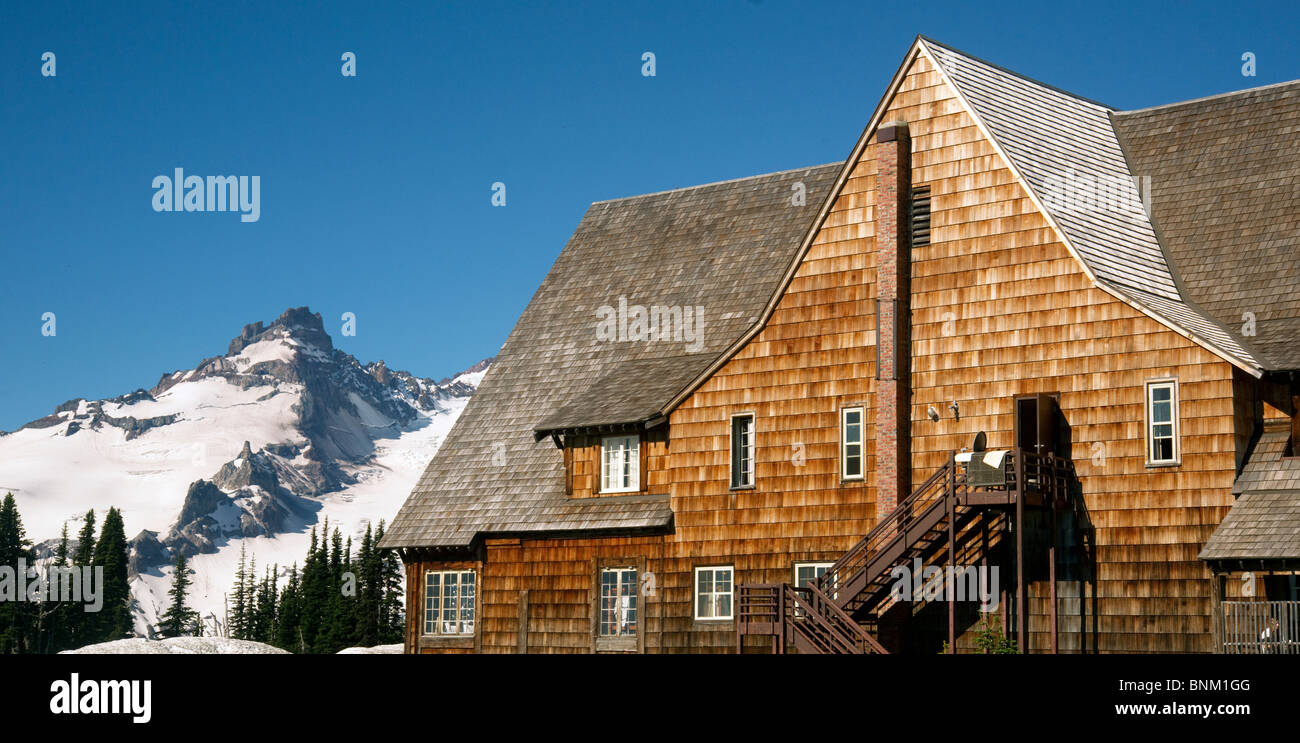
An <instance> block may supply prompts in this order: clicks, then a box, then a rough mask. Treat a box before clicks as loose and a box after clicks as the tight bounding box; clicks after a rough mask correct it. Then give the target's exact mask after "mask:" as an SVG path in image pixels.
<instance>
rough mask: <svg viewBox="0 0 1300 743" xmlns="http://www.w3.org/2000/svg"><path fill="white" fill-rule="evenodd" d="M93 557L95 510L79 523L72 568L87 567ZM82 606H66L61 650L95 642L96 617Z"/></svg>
mask: <svg viewBox="0 0 1300 743" xmlns="http://www.w3.org/2000/svg"><path fill="white" fill-rule="evenodd" d="M94 557H95V509H93V508H92V509H90V510H89V511H86V516H85V518H83V519H82V522H81V531H79V532H77V544H76V549H75V550H73V553H72V565H73V567H77V568H81V567H88V566H90V565H91V563H93V562H94ZM83 608H84V607H82V606H73V605H68V606H67V607H65V614H64V617H63V619H64V633H65V635H66V639H65V643H66V646H65V647H63V648H61V649H67V648H79V647H81V646H83V645H89V644H91V643H93V642H95V639H94V637H93V634H94V625H95V621H96V619H98V617H97V616H96V615H94V614H88V613H86V612H85V611H83Z"/></svg>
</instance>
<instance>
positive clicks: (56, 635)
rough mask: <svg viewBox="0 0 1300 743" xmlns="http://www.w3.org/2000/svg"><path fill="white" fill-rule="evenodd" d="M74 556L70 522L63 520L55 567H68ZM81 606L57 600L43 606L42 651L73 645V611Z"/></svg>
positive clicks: (78, 609) (56, 550) (63, 648)
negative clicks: (70, 536)
mask: <svg viewBox="0 0 1300 743" xmlns="http://www.w3.org/2000/svg"><path fill="white" fill-rule="evenodd" d="M71 558H72V548H71V546H70V544H69V542H68V522H66V521H65V522H63V528H62V529H61V530H60V531H59V546H58V547H55V548H54V567H56V568H67V567H68V563H69V561H70V560H71ZM80 610H81V607H80V606H78V605H77V604H74V603H73V602H70V601H55V602H54V603H53V605H52V606H48V607H45V606H43V607H41V612H42V615H43V616H44V617H45V618H46V621H45V623H44V624H45V627H44V630H43V634H44V637H43V638H42V641H41V652H46V653H57V652H59V651H61V650H67V649H69V648H70V647H72V645H71V633H70V628H71V625H72V621H73V618H72V616H71V615H72V613H73V611H80Z"/></svg>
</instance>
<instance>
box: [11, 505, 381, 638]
mask: <svg viewBox="0 0 1300 743" xmlns="http://www.w3.org/2000/svg"><path fill="white" fill-rule="evenodd" d="M96 526H97V524H96V518H95V511H94V509H91V510H89V511H87V512H86V515H85V517H84V518H83V520H82V525H81V529H80V531H79V533H78V534H77V539H76V542H75V543H73V542H71V541H70V540H69V538H68V528H67V525H66V524H64V526H63V530H62V534H61V535H60V539H59V543H58V546H57V547H56V548H55V550H54V553H53V556H52V557H50V558H48V559H47V560H46V561H43V562H44V565H43V567H53V568H62V569H78V570H79V569H81V568H90V569H91V573H92V574H93V575H96V576H100V575H102V578H99V577H97V578H96V579H95V580H96V581H97V583H98V585H96V586H94V587H93V588H94V589H96V590H98V591H99V596H98V600H97V601H96V602H95V603H96V604H98V610H97V611H86V610H85V607H87V606H90V603H89V602H88V601H87V600H86V595H85V593H84V592H83V595H82V596H80V597H76V598H75V599H73V600H57V599H58V598H59V597H51V596H50V595H48V594H46V595H31V596H29V595H25V594H24V595H20V589H22V588H24V584H30V583H32V582H33V581H32V580H31V578H30V577H27V578H20V577H19V576H18V574H19V572H20V571H22V570H27V571H28V572H27V575H28V576H30V575H31V574H32V571H34V570H35V568H36V565H37V558H36V553H35V551H34V550H33V549H32V544H31V542H30V541H29V540H28V539H27V535H26V531H25V529H24V528H23V523H22V518H21V516H20V515H19V513H18V507H17V503H16V501H15V499H14V496H13V494H12V493H10V494H8V495H6V496H5V498H4V500H3V502H0V654H15V653H57V652H59V651H62V650H69V649H73V648H79V647H83V646H86V645H93V644H95V643H100V642H108V641H110V640H120V639H124V638H128V637H133V636H135V631H134V626H133V619H132V613H131V588H130V582H129V578H128V544H127V540H126V527H125V524H124V523H123V520H122V513H121V512H120V511H119V510H118V509H117V508H109V509H108V513H107V514H106V515H105V516H104V520H103V523H102V524H100V525H98V526H99V531H98V536H96ZM326 535H328V539H327V538H326ZM383 535H384V523H383V522H382V521H381V522H379V524H378V526H377V527H376V528H374V529H372V528H371V527H370V526H369V525H367V527H366V531H365V534H364V535H363V536H362V538H361V544H360V547H359V549H358V550H356V551H355V552H354V551H353V549H352V538H351V537H348V538H347V540H346V542H345V541H344V539H343V537H342V534H341V533H340V532H339V529H338V527H337V526H336V527H335V528H334V530H333V532H330V529H329V522H328V521H326V522H325V524H324V527H323V528H322V529H321V531H320V532H319V535H318V532H317V530H316V528H315V527H312V530H311V541H310V544H309V546H308V549H307V555H306V557H305V559H304V561H303V564H302V567H301V569H299V566H298V564H297V563H294V565H293V566H292V567H291V568H290V569H289V571H288V572H287V574H286V575H284V576H281V574H280V570H279V567H278V566H277V565H272V566H270V567H268V568H267V569H266V570H265V571H263V572H262V573H260V574H259V573H258V570H257V565H256V558H255V557H248V556H247V554H246V552H245V550H244V548H243V547H242V546H241V548H240V555H239V567H238V570H237V572H236V575H235V586H234V588H233V592H232V594H231V595H227V609H226V616H225V619H224V621H216V618H215V617H213V620H214V621H213V625H212V626H211V627H207V628H206V631H207V632H209V633H214V634H219V635H223V636H227V637H232V638H235V639H241V640H253V641H256V642H263V643H266V644H268V645H274V646H276V647H280V648H283V649H285V650H289V651H291V652H295V653H336V652H338V651H339V650H342V649H343V648H346V647H354V646H360V647H370V646H373V645H383V644H390V643H397V642H401V641H402V637H403V631H404V629H403V623H404V621H405V618H404V596H403V592H402V569H401V564H400V563H399V561H398V558H397V555H396V554H395V553H394V552H392V551H391V550H380V549H379V547H378V544H379V540H380V539H382V538H383ZM172 567H173V571H172V585H171V588H170V590H169V592H168V595H169V598H170V603H169V606H168V608H167V610H166V611H165V612H164V613H163V614H162V616H161V617H159V624H158V626H156V627H151V628H149V632H150V634H155V633H156V634H157V635H160V636H163V637H178V636H185V635H201V634H204V632H205V625H204V622H203V621H202V619H201V618H200V616H199V614H198V612H196V611H194V610H193V609H191V608H189V606H188V605H187V600H188V597H189V594H190V588H191V586H192V585H193V580H192V576H193V574H194V571H193V569H191V568H190V566H189V560H188V559H187V557H186V556H185V555H184V554H183V553H180V552H178V553H177V555H176V558H175V562H174V563H173V565H172ZM40 572H41V574H42V575H45V574H46V573H45V571H44V570H42V571H40ZM282 577H283V578H284V580H283V585H281V578H282ZM62 598H65V599H66V598H68V597H67V596H63V597H62ZM76 599H80V600H76Z"/></svg>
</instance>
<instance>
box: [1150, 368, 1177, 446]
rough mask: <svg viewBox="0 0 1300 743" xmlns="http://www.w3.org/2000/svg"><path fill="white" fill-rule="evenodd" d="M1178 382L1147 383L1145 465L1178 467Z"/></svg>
mask: <svg viewBox="0 0 1300 743" xmlns="http://www.w3.org/2000/svg"><path fill="white" fill-rule="evenodd" d="M1178 456H1179V454H1178V383H1177V382H1176V381H1175V380H1172V379H1163V380H1158V381H1153V382H1147V464H1177V463H1178V461H1179V459H1178Z"/></svg>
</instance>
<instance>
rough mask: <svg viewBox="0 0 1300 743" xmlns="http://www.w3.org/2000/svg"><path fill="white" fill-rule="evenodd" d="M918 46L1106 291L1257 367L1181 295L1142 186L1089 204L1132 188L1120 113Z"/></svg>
mask: <svg viewBox="0 0 1300 743" xmlns="http://www.w3.org/2000/svg"><path fill="white" fill-rule="evenodd" d="M918 43H919V44H920V45H921V46H922V48H924V49H925V50H926V51H928V52H929V54H930V55H931V58H932V59H933V60H934V62H935V64H936V66H937V67H938V68H939V70H940V72H941V73H942V74H943V75H944V76H945V77H947V79H948V80H949V81H950V82H951V83H952V86H953V88H954V89H955V90H956V91H957V94H958V95H959V96H960V97H961V98H962V99H963V100H964V101H965V102H966V104H967V106H968V107H969V108H970V110H971V112H972V115H973V116H974V117H975V119H976V120H977V121H978V122H980V123H981V124H982V125H983V126H984V127H985V128H986V129H987V130H988V132H989V134H990V136H991V137H992V138H993V140H994V143H995V145H996V146H997V147H998V148H999V149H1000V150H1001V151H1002V152H1003V153H1005V155H1006V159H1007V160H1008V161H1009V162H1008V165H1010V166H1011V168H1012V169H1013V170H1015V171H1016V172H1017V173H1019V174H1020V176H1021V178H1022V179H1023V181H1024V184H1025V187H1026V188H1027V189H1028V190H1029V192H1030V194H1031V196H1032V197H1033V198H1034V199H1035V200H1036V201H1037V202H1038V203H1039V205H1040V206H1042V207H1043V208H1044V209H1045V211H1046V212H1047V213H1048V216H1049V218H1050V219H1052V220H1053V221H1054V222H1055V223H1056V224H1057V225H1058V226H1059V228H1060V232H1061V234H1062V236H1063V238H1064V239H1065V241H1066V244H1067V245H1068V246H1069V247H1070V248H1071V249H1072V250H1073V251H1074V252H1075V254H1076V255H1077V256H1078V258H1079V260H1080V261H1081V262H1082V263H1083V264H1084V267H1085V270H1087V271H1088V272H1089V273H1090V274H1091V276H1092V278H1093V280H1094V281H1095V282H1096V283H1097V284H1098V285H1099V286H1100V287H1102V288H1103V289H1106V290H1108V291H1110V292H1111V293H1113V294H1116V295H1118V296H1119V297H1120V298H1121V299H1123V300H1125V301H1127V302H1129V303H1130V304H1132V305H1135V306H1137V307H1138V308H1139V309H1141V310H1143V311H1145V312H1147V313H1148V314H1151V315H1154V316H1155V317H1156V318H1157V319H1160V320H1162V321H1164V322H1165V323H1166V324H1168V325H1170V326H1171V327H1173V328H1175V329H1177V330H1180V331H1182V332H1183V333H1184V334H1186V335H1188V336H1190V337H1191V338H1192V339H1193V340H1195V341H1196V342H1198V343H1200V344H1202V345H1205V346H1208V347H1210V348H1211V350H1214V351H1216V352H1217V353H1220V354H1221V355H1223V356H1225V357H1226V358H1229V359H1231V360H1233V361H1235V362H1236V363H1238V364H1239V365H1244V366H1246V367H1248V368H1258V366H1259V360H1258V359H1256V358H1255V357H1254V356H1253V355H1252V354H1251V353H1250V351H1249V350H1247V348H1246V347H1245V346H1244V345H1243V344H1242V343H1240V342H1239V340H1238V339H1237V338H1236V337H1235V336H1234V335H1233V334H1232V333H1230V332H1228V331H1227V330H1226V329H1225V328H1224V327H1222V326H1221V324H1220V322H1219V321H1218V320H1217V319H1215V318H1214V317H1213V316H1212V315H1211V314H1209V313H1208V312H1206V311H1205V310H1203V309H1201V308H1199V307H1197V306H1196V305H1195V304H1194V303H1193V301H1189V299H1190V298H1189V297H1187V296H1185V295H1183V294H1182V293H1181V292H1180V291H1179V288H1178V285H1177V281H1176V280H1175V277H1174V274H1173V271H1172V270H1171V269H1170V266H1169V263H1168V261H1167V259H1166V257H1165V254H1164V251H1163V250H1162V249H1161V244H1160V241H1159V240H1157V238H1156V232H1155V229H1154V227H1153V226H1152V224H1151V221H1150V219H1149V218H1148V216H1147V214H1146V212H1145V209H1144V206H1143V203H1142V201H1141V200H1140V199H1139V198H1137V197H1136V195H1135V194H1136V189H1135V192H1134V197H1133V198H1122V197H1116V198H1109V199H1107V198H1105V197H1104V196H1102V197H1099V198H1096V199H1093V198H1089V194H1088V187H1089V184H1098V183H1100V184H1105V185H1106V187H1107V188H1112V187H1114V186H1116V185H1119V184H1123V183H1132V177H1133V173H1131V172H1130V170H1129V164H1128V162H1127V161H1126V159H1125V156H1124V151H1123V149H1122V148H1121V146H1120V141H1119V138H1118V137H1117V135H1116V133H1115V129H1114V126H1113V125H1112V122H1111V114H1112V113H1113V111H1112V109H1110V108H1109V107H1107V106H1105V105H1102V104H1100V103H1097V102H1095V101H1090V100H1088V99H1086V98H1081V97H1079V96H1076V95H1073V94H1070V93H1067V92H1064V91H1061V90H1058V89H1056V88H1053V87H1051V86H1049V85H1044V84H1043V83H1040V82H1037V81H1034V80H1030V79H1028V78H1026V77H1023V76H1021V75H1019V74H1017V73H1014V72H1011V71H1009V70H1005V69H1003V68H1001V67H998V66H997V65H994V64H990V63H988V62H985V61H984V60H981V59H978V58H976V57H972V56H970V55H968V54H965V53H963V52H959V51H957V50H955V49H952V48H950V47H947V46H944V45H942V44H940V43H938V42H935V41H933V40H931V39H925V38H921V39H919V40H918ZM1153 190H1154V189H1153ZM1157 198H1158V197H1157ZM1157 203H1158V202H1157ZM1236 324H1237V325H1240V320H1238V321H1237V322H1236Z"/></svg>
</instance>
